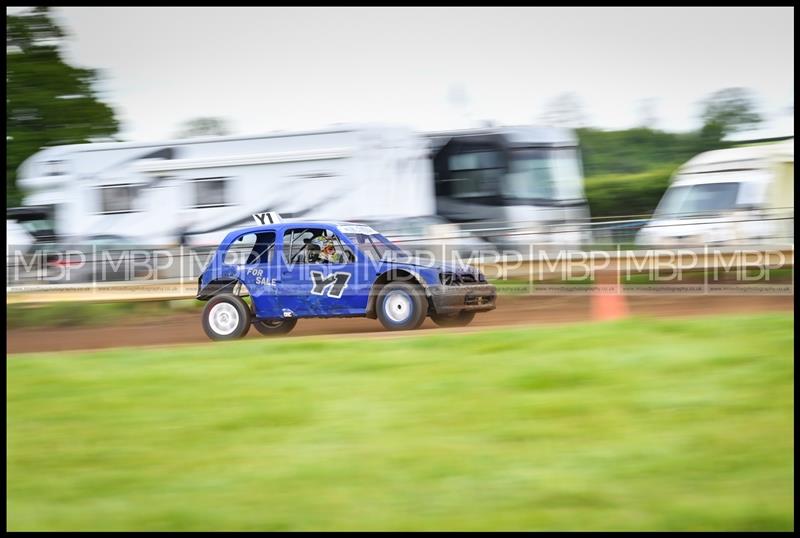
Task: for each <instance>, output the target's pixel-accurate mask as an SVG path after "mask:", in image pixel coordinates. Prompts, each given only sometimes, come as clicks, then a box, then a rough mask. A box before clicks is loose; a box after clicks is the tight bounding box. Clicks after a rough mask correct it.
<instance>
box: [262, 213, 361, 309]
mask: <svg viewBox="0 0 800 538" xmlns="http://www.w3.org/2000/svg"><path fill="white" fill-rule="evenodd" d="M323 235H324V236H325V237H326V238H327V240H326V241H323V242H325V243H327V242H330V243H331V244H333V245H334V250H335V252H336V253H337V254H339V255H340V257H339V258H338V260H336V261H325V260H324V259H323V258H321V257H319V256H316V255H315V253H316V251H317V250H318V249H319V250H321V248H320V244H319V243H320V242H321V241H320V239H319V238H320V237H322V236H323ZM282 253H283V256H281V264H282V265H281V268H280V277H279V280H278V282H277V292H278V302H279V304H280V306H281V308H283V309H288V310H290V311H291V312H293V313H294V315H296V316H309V317H313V316H320V317H325V316H337V315H356V314H363V313H364V311H365V310H366V305H367V298H368V290H367V292H366V293H365V292H364V278H363V275H361V274H360V272H359V271H358V268H359V266H358V264H357V263H356V253H355V251H354V249H353V247H352V245H349V244H348V243H347V241H346V239H343V236H342V235H341V234H339V233H337V231H336V230H335V229H334V228H332V227H319V226H316V227H307V226H297V227H289V228H286V229H285V230H284V232H283V236H282Z"/></svg>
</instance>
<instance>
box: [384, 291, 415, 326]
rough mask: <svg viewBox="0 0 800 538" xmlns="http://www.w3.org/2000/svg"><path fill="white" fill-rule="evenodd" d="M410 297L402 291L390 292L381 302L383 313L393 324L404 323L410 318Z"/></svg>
mask: <svg viewBox="0 0 800 538" xmlns="http://www.w3.org/2000/svg"><path fill="white" fill-rule="evenodd" d="M412 309H413V306H412V305H411V297H409V296H408V294H406V293H405V292H402V291H399V290H398V291H390V292H389V293H388V294H387V295H386V298H385V299H384V300H383V312H384V313H385V314H386V317H388V318H389V319H390V320H392V321H394V322H395V323H400V322H403V321H406V320H407V319H408V318H410V317H411V311H412Z"/></svg>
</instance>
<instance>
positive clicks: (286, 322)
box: [253, 318, 297, 336]
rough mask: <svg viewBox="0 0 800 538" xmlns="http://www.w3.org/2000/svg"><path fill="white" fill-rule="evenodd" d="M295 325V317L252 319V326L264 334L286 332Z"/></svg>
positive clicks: (272, 334)
mask: <svg viewBox="0 0 800 538" xmlns="http://www.w3.org/2000/svg"><path fill="white" fill-rule="evenodd" d="M295 325H297V318H285V319H276V320H260V321H254V322H253V327H255V328H256V330H257V331H258V332H260V333H261V334H263V335H264V336H277V335H279V334H288V333H289V332H291V330H292V329H294V326H295Z"/></svg>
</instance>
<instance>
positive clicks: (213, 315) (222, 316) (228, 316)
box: [208, 303, 239, 336]
mask: <svg viewBox="0 0 800 538" xmlns="http://www.w3.org/2000/svg"><path fill="white" fill-rule="evenodd" d="M208 324H209V325H210V326H211V329H212V330H213V331H214V332H215V333H217V334H219V335H222V336H225V335H228V334H231V333H232V332H233V331H235V330H236V327H237V326H238V325H239V312H237V311H236V308H234V306H233V305H232V304H230V303H219V304H216V305H214V306H213V307H212V308H211V312H209V314H208Z"/></svg>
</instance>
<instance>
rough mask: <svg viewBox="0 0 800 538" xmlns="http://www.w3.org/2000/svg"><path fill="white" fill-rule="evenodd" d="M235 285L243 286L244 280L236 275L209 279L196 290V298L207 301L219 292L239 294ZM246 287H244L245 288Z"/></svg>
mask: <svg viewBox="0 0 800 538" xmlns="http://www.w3.org/2000/svg"><path fill="white" fill-rule="evenodd" d="M237 285H241V287H244V282H242V281H241V279H239V278H238V277H219V278H215V279H213V280H211V281H209V282H208V283H207V284H206V285H205V286H203V285H202V284H201V285H200V288H199V289H198V291H197V299H199V300H200V301H208V300H209V299H211V298H212V297H215V296H217V295H219V294H221V293H230V294H232V295H239V294H238V293H235V292H236V289H237ZM245 289H246V288H245Z"/></svg>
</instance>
